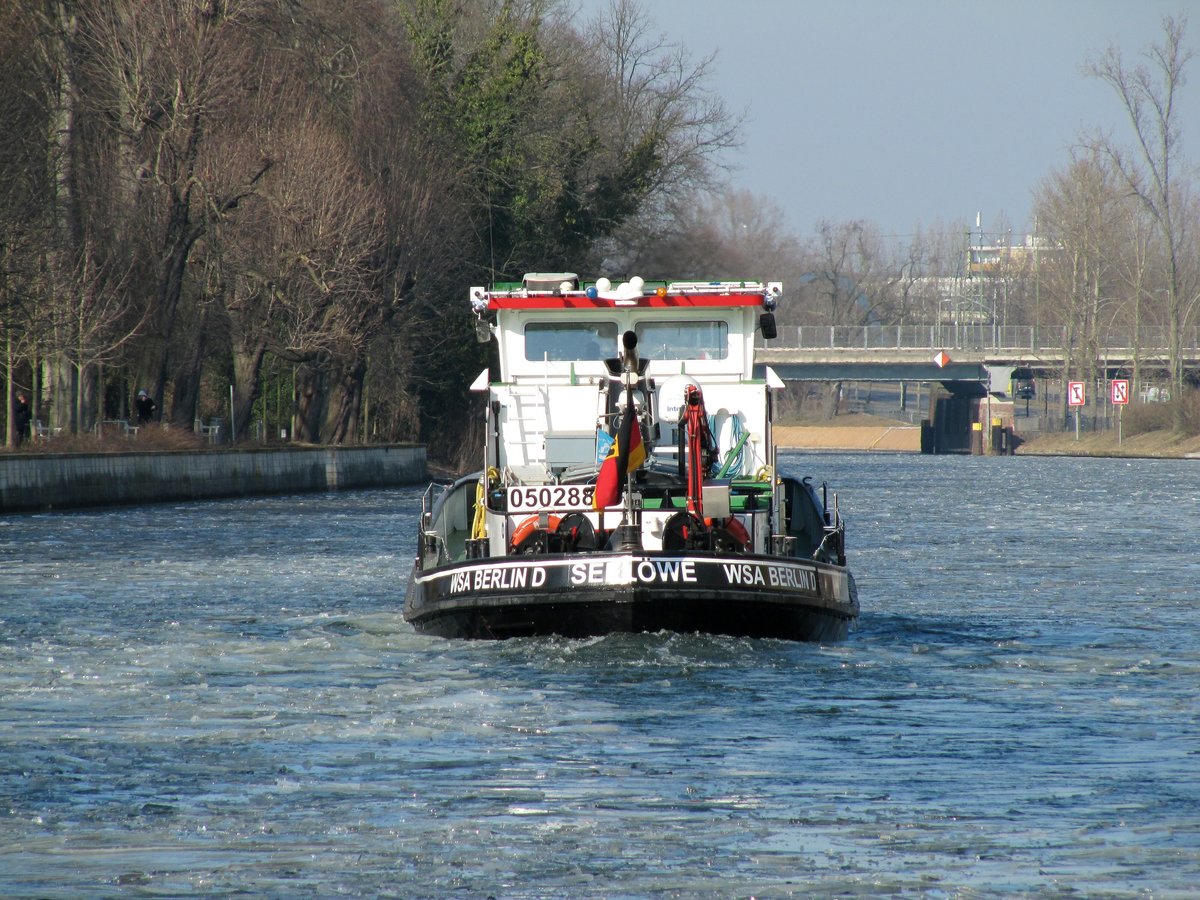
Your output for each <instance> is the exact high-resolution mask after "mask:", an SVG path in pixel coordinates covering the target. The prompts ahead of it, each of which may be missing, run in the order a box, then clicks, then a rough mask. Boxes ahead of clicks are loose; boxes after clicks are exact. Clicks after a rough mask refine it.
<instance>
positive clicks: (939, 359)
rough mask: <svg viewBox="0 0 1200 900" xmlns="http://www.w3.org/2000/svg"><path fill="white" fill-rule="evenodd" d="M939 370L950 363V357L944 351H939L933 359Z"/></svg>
mask: <svg viewBox="0 0 1200 900" xmlns="http://www.w3.org/2000/svg"><path fill="white" fill-rule="evenodd" d="M933 361H934V362H935V363H937V367H938V368H939V369H944V368H946V366H947V365H948V364H949V362H950V356H949V354H947V353H946V351H945V350H939V351H938V355H937V356H935V357H934V358H933Z"/></svg>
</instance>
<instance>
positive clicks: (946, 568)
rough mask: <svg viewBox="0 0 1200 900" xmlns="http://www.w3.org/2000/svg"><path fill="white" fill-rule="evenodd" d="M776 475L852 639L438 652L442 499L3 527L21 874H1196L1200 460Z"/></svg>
mask: <svg viewBox="0 0 1200 900" xmlns="http://www.w3.org/2000/svg"><path fill="white" fill-rule="evenodd" d="M787 468H788V469H789V470H791V471H793V472H795V473H797V474H804V473H807V472H816V473H818V475H820V476H823V477H826V478H828V479H829V480H830V481H831V482H832V483H833V484H834V485H835V486H836V487H837V489H838V491H839V498H840V503H841V506H842V510H843V512H844V513H845V514H846V515H847V517H848V519H849V528H850V531H849V541H850V553H851V564H852V566H853V567H854V570H855V572H856V575H857V578H858V582H859V587H860V594H861V597H862V602H863V610H864V611H863V615H862V618H861V620H860V623H859V626H858V628H857V630H855V631H854V632H853V633H852V634H851V636H850V638H849V640H847V641H846V642H845V643H843V644H841V645H837V646H816V645H804V644H790V643H786V642H780V641H755V640H742V639H723V638H709V637H697V636H681V635H666V634H657V635H641V636H613V637H606V638H602V639H596V640H587V641H568V640H561V639H527V640H514V641H510V642H505V643H487V642H477V643H472V642H457V641H446V640H442V639H437V638H426V637H421V636H419V635H416V634H414V633H413V631H412V630H411V629H410V628H409V627H408V626H407V625H406V624H405V623H404V622H403V620H402V619H401V617H400V607H401V599H402V594H403V587H404V583H405V580H406V577H407V566H408V560H409V557H410V554H411V552H412V550H413V544H414V527H415V510H416V507H417V500H418V497H419V495H420V490H419V489H416V488H412V489H402V490H394V491H372V492H362V493H343V494H329V495H307V496H288V497H271V498H249V499H241V500H231V501H221V502H209V503H197V504H187V505H162V506H150V507H143V508H125V509H111V510H103V511H89V512H70V513H61V514H45V515H32V516H16V517H8V518H3V519H0V894H2V895H4V896H6V897H14V896H15V897H106V896H113V897H165V896H170V897H178V896H206V897H213V896H218V897H219V896H232V895H238V896H268V897H330V896H356V897H357V896H376V897H443V896H446V897H451V896H452V897H464V898H466V897H479V898H484V897H496V898H542V897H614V898H624V897H697V896H701V897H750V896H756V897H790V896H808V895H812V894H834V893H837V894H841V895H845V896H888V895H896V894H903V895H906V896H930V897H952V896H964V895H965V896H992V895H1001V894H1008V895H1011V894H1027V895H1034V894H1036V895H1052V896H1053V895H1081V894H1082V895H1103V896H1135V895H1136V896H1143V895H1145V896H1155V897H1169V896H1180V897H1182V896H1188V895H1191V894H1193V892H1194V891H1195V890H1196V889H1197V885H1200V719H1198V701H1197V698H1198V697H1200V556H1198V554H1197V539H1198V538H1200V515H1198V514H1197V500H1198V499H1200V462H1197V461H1147V460H1134V461H1127V460H1079V459H1044V458H1026V457H1016V458H972V457H954V458H950V457H922V456H900V455H896V456H893V455H879V456H875V455H853V454H847V455H841V454H814V455H800V454H796V455H792V456H790V457H788V458H787Z"/></svg>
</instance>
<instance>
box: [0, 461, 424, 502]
mask: <svg viewBox="0 0 1200 900" xmlns="http://www.w3.org/2000/svg"><path fill="white" fill-rule="evenodd" d="M425 477H426V467H425V448H424V447H423V446H412V445H389V446H371V447H328V448H318V447H312V448H309V447H294V448H293V447H289V448H286V449H280V450H273V449H272V450H267V449H260V450H226V451H216V450H210V451H170V452H148V453H88V454H84V453H80V454H75V453H71V454H67V453H63V454H45V455H38V456H22V455H13V456H0V513H13V512H30V511H35V510H45V509H61V508H65V507H72V506H109V505H114V504H126V503H157V502H160V501H166V500H203V499H208V498H212V497H233V496H241V495H249V494H279V493H289V492H300V491H326V490H339V489H343V488H361V487H390V486H393V485H399V484H413V483H419V482H422V481H424V480H425Z"/></svg>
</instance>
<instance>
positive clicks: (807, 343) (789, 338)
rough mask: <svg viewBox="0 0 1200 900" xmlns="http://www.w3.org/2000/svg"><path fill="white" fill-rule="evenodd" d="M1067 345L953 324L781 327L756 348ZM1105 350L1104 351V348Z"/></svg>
mask: <svg viewBox="0 0 1200 900" xmlns="http://www.w3.org/2000/svg"><path fill="white" fill-rule="evenodd" d="M1183 337H1184V340H1183V342H1182V344H1183V348H1182V349H1184V350H1185V351H1190V352H1191V354H1193V355H1194V354H1195V353H1196V352H1197V351H1200V327H1197V328H1191V329H1188V330H1187V333H1185V334H1184V336H1183ZM1065 343H1066V333H1065V328H1062V327H1059V326H1034V325H990V324H974V323H972V324H964V323H959V324H955V323H953V322H942V323H936V324H933V325H781V326H779V333H778V337H776V338H775V340H773V341H770V342H764V341H763V340H762V338H761V337H759V338H758V345H759V346H763V347H766V346H769V347H773V348H776V349H794V350H950V349H958V350H985V351H992V350H995V351H1021V352H1024V351H1028V352H1031V353H1036V352H1037V351H1039V350H1047V351H1056V350H1061V349H1062V348H1063V346H1064V344H1065ZM1102 343H1103V346H1104V347H1109V348H1112V349H1114V350H1115V349H1117V348H1120V349H1121V350H1122V352H1128V350H1129V349H1130V348H1133V347H1137V348H1139V349H1140V350H1142V351H1151V352H1165V351H1166V350H1167V347H1168V340H1167V329H1166V328H1164V327H1158V326H1145V327H1142V328H1139V329H1137V330H1136V333H1135V331H1134V329H1125V330H1118V329H1113V330H1111V331H1110V332H1109V333H1108V334H1107V337H1106V340H1104V341H1103V342H1102ZM1102 350H1103V348H1102Z"/></svg>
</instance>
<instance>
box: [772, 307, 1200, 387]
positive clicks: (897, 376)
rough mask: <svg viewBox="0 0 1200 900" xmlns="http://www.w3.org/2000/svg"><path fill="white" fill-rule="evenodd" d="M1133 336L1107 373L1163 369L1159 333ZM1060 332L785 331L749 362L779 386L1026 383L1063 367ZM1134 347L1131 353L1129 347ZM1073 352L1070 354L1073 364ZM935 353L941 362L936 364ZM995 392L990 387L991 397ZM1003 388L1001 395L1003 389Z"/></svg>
mask: <svg viewBox="0 0 1200 900" xmlns="http://www.w3.org/2000/svg"><path fill="white" fill-rule="evenodd" d="M1134 337H1135V336H1134V335H1131V334H1129V333H1125V332H1117V331H1112V332H1111V333H1110V334H1109V335H1108V336H1107V340H1106V342H1105V344H1106V345H1105V346H1104V347H1102V348H1100V350H1099V352H1098V353H1097V358H1098V359H1100V360H1101V361H1102V362H1103V364H1104V367H1105V369H1106V370H1107V371H1108V372H1110V373H1111V374H1116V373H1119V372H1126V373H1127V372H1129V370H1130V369H1132V367H1133V362H1134V357H1135V352H1136V354H1137V358H1138V359H1139V360H1140V362H1141V365H1142V367H1143V370H1146V371H1153V370H1156V369H1158V370H1161V369H1165V368H1166V365H1167V349H1166V347H1167V335H1166V329H1163V328H1143V329H1139V331H1138V334H1137V335H1136V340H1134ZM1063 344H1064V340H1063V333H1062V329H1061V328H1049V327H1042V328H1036V327H1034V326H1030V325H991V324H955V323H947V322H943V323H937V324H933V325H855V326H829V325H802V326H795V325H785V326H781V327H780V328H779V334H778V337H777V338H776V339H775V340H773V341H770V342H764V341H763V340H762V339H761V338H760V339H759V341H758V346H757V347H756V349H755V355H756V357H757V360H758V362H759V363H760V364H762V365H769V366H771V368H772V369H774V370H775V371H776V372H777V373H778V374H779V376H780V377H781V378H783V379H784V380H787V381H942V382H950V381H974V382H983V383H984V384H988V383H989V382H991V383H992V384H994V385H995V384H999V383H1001V382H1003V383H1004V384H1007V382H1008V380H1009V378H1010V377H1011V374H1012V370H1013V369H1016V368H1021V369H1028V370H1030V373H1031V375H1030V377H1048V376H1053V375H1057V374H1058V373H1059V372H1060V371H1061V370H1062V368H1063V366H1064V364H1065V353H1064V351H1063ZM1135 347H1136V348H1137V350H1136V351H1135V349H1134V348H1135ZM1081 353H1082V351H1081V350H1079V349H1078V348H1076V349H1075V351H1074V352H1073V354H1072V356H1073V360H1072V361H1073V362H1078V361H1079V359H1080V354H1081ZM939 354H944V356H942V357H940V358H941V359H942V360H943V363H942V364H941V365H939V363H938V361H937V359H936V358H938V356H939ZM1184 357H1185V358H1184V367H1185V370H1186V371H1189V372H1192V373H1198V372H1200V327H1197V328H1192V329H1189V331H1188V333H1187V334H1185V336H1184ZM995 389H997V388H995V387H993V390H995ZM1005 389H1006V388H1005Z"/></svg>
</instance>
